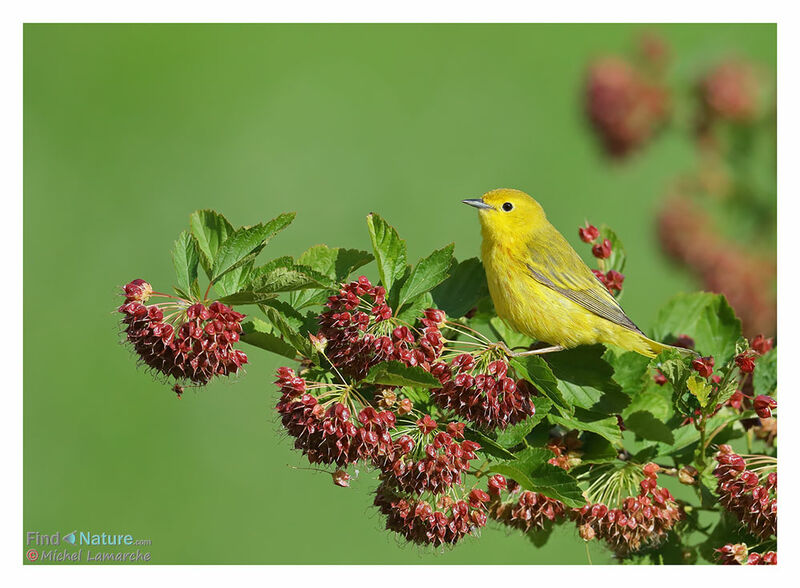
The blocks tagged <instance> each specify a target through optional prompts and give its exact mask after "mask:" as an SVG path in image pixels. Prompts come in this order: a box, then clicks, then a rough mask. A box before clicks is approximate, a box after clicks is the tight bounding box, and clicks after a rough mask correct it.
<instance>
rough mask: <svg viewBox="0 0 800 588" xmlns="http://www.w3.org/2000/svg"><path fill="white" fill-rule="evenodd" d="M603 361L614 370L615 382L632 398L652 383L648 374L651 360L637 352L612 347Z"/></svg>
mask: <svg viewBox="0 0 800 588" xmlns="http://www.w3.org/2000/svg"><path fill="white" fill-rule="evenodd" d="M603 359H604V360H605V361H607V362H608V363H609V364H610V365H611V367H612V368H613V369H614V375H613V378H614V381H615V382H616V383H617V384H619V385H620V387H621V388H622V391H623V392H624V393H625V394H627V395H628V396H630V397H634V396H635V395H636V394H637V393H639V392H640V391H641V390H642V389H643V388H645V387H647V384H648V383H649V382H650V381H652V377H651V376H650V374H649V373H648V367H649V365H650V359H649V358H647V357H645V356H643V355H639V354H638V353H636V352H635V351H622V350H621V349H619V348H611V347H610V348H609V349H608V351H606V353H605V354H604V355H603Z"/></svg>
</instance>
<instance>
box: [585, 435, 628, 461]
mask: <svg viewBox="0 0 800 588" xmlns="http://www.w3.org/2000/svg"><path fill="white" fill-rule="evenodd" d="M581 442H582V443H583V445H582V446H581V451H582V452H583V453H582V454H581V462H582V463H585V464H590V463H611V462H614V461H616V460H617V455H618V453H619V452H618V451H617V450H616V449H615V448H614V446H613V445H612V444H611V443H610V442H609V440H608V439H605V438H603V437H601V436H600V435H596V434H595V433H584V434H583V435H582V436H581Z"/></svg>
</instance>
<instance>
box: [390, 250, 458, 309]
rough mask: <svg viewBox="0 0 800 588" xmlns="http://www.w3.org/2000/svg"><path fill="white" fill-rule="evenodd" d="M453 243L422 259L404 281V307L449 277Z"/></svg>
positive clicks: (402, 289) (402, 294) (401, 304)
mask: <svg viewBox="0 0 800 588" xmlns="http://www.w3.org/2000/svg"><path fill="white" fill-rule="evenodd" d="M454 247H455V246H454V245H453V244H452V243H451V244H450V245H447V246H445V247H442V248H441V249H437V250H436V251H434V252H433V253H431V254H430V255H428V257H424V258H422V259H420V260H419V261H418V262H417V264H416V265H415V266H414V269H412V270H411V274H410V275H409V276H408V279H407V280H406V281H405V282H403V286H402V287H401V288H400V304H399V305H398V308H400V307H402V306H403V304H405V303H406V302H407V301H409V300H412V299H414V298H416V297H417V296H419V295H420V294H423V293H424V292H428V291H430V290H431V289H432V288H435V287H436V286H438V285H439V284H441V283H442V282H444V281H445V280H446V279H447V276H448V273H447V272H448V271H449V270H450V266H452V265H453V249H454Z"/></svg>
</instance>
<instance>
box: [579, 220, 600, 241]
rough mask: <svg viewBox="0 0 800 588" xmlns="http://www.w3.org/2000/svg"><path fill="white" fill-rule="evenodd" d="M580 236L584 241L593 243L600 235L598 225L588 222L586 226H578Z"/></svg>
mask: <svg viewBox="0 0 800 588" xmlns="http://www.w3.org/2000/svg"><path fill="white" fill-rule="evenodd" d="M578 236H579V237H580V238H581V241H583V242H584V243H591V242H592V241H594V240H595V239H597V237H599V236H600V231H599V230H598V229H597V227H595V226H593V225H590V224H589V223H586V226H585V227H579V228H578Z"/></svg>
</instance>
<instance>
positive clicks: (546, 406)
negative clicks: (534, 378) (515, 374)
mask: <svg viewBox="0 0 800 588" xmlns="http://www.w3.org/2000/svg"><path fill="white" fill-rule="evenodd" d="M533 401H534V405H535V407H536V413H535V414H534V415H533V416H530V417H528V418H526V419H525V420H524V421H520V422H519V423H517V424H516V425H511V426H509V427H506V428H505V429H503V430H500V429H498V430H497V442H498V443H499V444H500V445H502V446H503V447H514V446H516V445H519V444H520V443H522V440H523V439H525V437H526V436H527V435H528V433H530V432H531V430H533V428H534V427H535V426H536V425H538V424H539V423H540V422H542V420H544V417H546V416H547V413H548V412H550V408H551V407H552V406H553V403H552V402H550V400H549V399H548V398H547V397H545V396H538V397H536V398H534V399H533Z"/></svg>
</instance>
